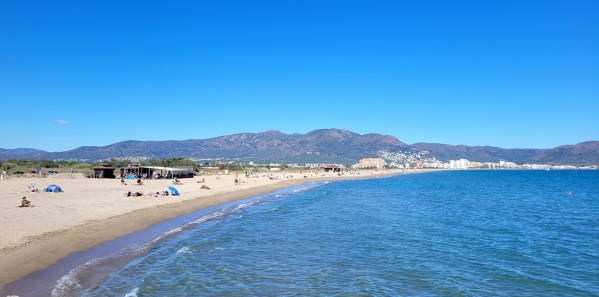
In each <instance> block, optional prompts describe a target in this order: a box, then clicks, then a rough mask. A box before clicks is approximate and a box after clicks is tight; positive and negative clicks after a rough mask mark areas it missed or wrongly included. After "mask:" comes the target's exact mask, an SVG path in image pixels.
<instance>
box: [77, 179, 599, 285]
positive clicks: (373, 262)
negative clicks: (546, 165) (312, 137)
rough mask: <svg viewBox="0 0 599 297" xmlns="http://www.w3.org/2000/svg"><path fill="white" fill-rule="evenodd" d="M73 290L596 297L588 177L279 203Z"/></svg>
mask: <svg viewBox="0 0 599 297" xmlns="http://www.w3.org/2000/svg"><path fill="white" fill-rule="evenodd" d="M568 192H572V194H571V195H569V194H568ZM84 295H85V296H200V295H211V296H212V295H220V296H241V295H260V296H281V295H284V296H291V295H309V296H316V295H341V296H398V295H404V296H598V295H599V171H448V172H434V173H426V174H413V175H402V176H396V177H392V178H384V179H373V180H356V181H342V182H334V183H330V184H326V185H323V186H319V187H316V188H314V189H311V190H308V191H303V192H298V193H291V194H286V195H277V196H274V197H272V198H270V199H265V200H262V201H260V202H259V203H256V204H254V205H251V206H249V207H245V208H241V207H240V208H239V209H238V210H234V211H231V212H229V213H228V214H227V215H222V216H216V217H213V218H212V219H211V220H206V221H205V222H203V223H201V224H197V225H194V226H193V227H191V228H189V229H187V230H185V231H182V232H180V233H178V234H177V235H175V236H172V237H170V238H168V239H167V240H164V241H161V242H159V243H158V244H157V245H155V246H153V247H152V248H151V249H150V250H149V251H148V252H147V253H146V254H144V255H143V256H140V257H138V258H136V259H134V260H133V261H131V262H129V263H127V264H126V265H124V266H123V267H121V268H120V269H118V270H117V271H116V272H113V273H111V274H109V275H108V277H107V278H106V279H104V280H103V281H102V282H100V283H99V284H97V285H95V286H94V287H93V288H91V289H88V290H87V291H86V292H85V294H84Z"/></svg>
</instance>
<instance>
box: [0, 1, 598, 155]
mask: <svg viewBox="0 0 599 297" xmlns="http://www.w3.org/2000/svg"><path fill="white" fill-rule="evenodd" d="M90 2H91V1H72V2H64V1H58V2H53V1H40V2H36V1H29V2H26V3H25V1H3V2H1V3H0V37H1V41H0V104H1V107H2V109H1V110H2V114H1V121H0V122H1V123H2V124H1V128H0V130H1V131H2V138H1V139H0V147H2V148H15V147H35V148H41V149H46V150H51V151H56V150H66V149H72V148H75V147H78V146H82V145H107V144H110V143H113V142H117V141H122V140H128V139H137V140H167V139H192V138H207V137H214V136H220V135H224V134H230V133H238V132H258V131H265V130H269V129H277V130H281V131H283V132H286V133H296V132H298V133H304V132H308V131H311V130H313V129H319V128H332V127H335V128H343V129H347V130H351V131H355V132H358V133H369V132H378V133H383V134H390V135H393V136H396V137H397V138H398V139H399V140H401V141H404V142H407V143H414V142H421V141H424V142H441V143H449V144H468V145H494V146H501V147H508V148H513V147H538V148H547V147H553V146H556V145H561V144H571V143H577V142H581V141H585V140H591V139H595V140H597V139H599V38H597V36H599V18H598V17H597V11H599V2H597V1H496V2H493V3H492V2H491V1H473V2H456V1H443V2H435V1H429V2H423V1H411V2H410V3H408V2H406V3H401V2H400V1H389V2H385V1H363V2H351V1H338V2H329V1H326V3H325V1H272V2H266V1H190V2H188V3H184V2H180V3H177V4H173V3H169V2H168V1H164V2H162V3H160V2H152V1H140V2H128V1H127V3H121V1H97V3H90ZM123 2H124V1H123ZM481 2H482V3H481Z"/></svg>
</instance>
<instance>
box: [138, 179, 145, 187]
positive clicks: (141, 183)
mask: <svg viewBox="0 0 599 297" xmlns="http://www.w3.org/2000/svg"><path fill="white" fill-rule="evenodd" d="M137 184H138V185H140V186H141V185H143V184H144V182H143V181H142V180H141V178H138V179H137Z"/></svg>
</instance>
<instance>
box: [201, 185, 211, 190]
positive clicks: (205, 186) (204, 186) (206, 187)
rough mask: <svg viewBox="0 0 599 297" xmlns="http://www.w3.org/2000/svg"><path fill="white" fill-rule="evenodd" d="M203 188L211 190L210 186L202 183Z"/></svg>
mask: <svg viewBox="0 0 599 297" xmlns="http://www.w3.org/2000/svg"><path fill="white" fill-rule="evenodd" d="M201 189H205V190H210V187H209V186H207V185H202V187H201Z"/></svg>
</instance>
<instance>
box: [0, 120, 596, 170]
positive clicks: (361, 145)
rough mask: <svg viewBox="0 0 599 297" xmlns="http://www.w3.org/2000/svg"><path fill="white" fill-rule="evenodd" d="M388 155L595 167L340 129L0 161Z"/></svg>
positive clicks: (589, 159)
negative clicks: (423, 153)
mask: <svg viewBox="0 0 599 297" xmlns="http://www.w3.org/2000/svg"><path fill="white" fill-rule="evenodd" d="M381 151H387V152H407V153H417V152H423V151H426V152H428V155H429V156H432V157H435V158H437V159H438V160H441V161H447V160H450V159H460V158H466V159H469V160H472V161H481V162H498V161H500V160H505V161H512V162H516V163H542V164H555V165H562V164H570V165H595V164H599V141H587V142H582V143H578V144H575V145H564V146H558V147H555V148H552V149H504V148H499V147H492V146H466V145H448V144H440V143H414V144H406V143H403V142H401V141H399V140H398V139H397V138H395V137H393V136H390V135H381V134H377V133H370V134H363V135H361V134H357V133H354V132H351V131H347V130H342V129H320V130H314V131H311V132H309V133H306V134H299V133H294V134H285V133H282V132H280V131H276V130H269V131H266V132H260V133H239V134H232V135H226V136H220V137H215V138H208V139H190V140H166V141H135V140H128V141H123V142H117V143H114V144H110V145H107V146H82V147H79V148H76V149H73V150H68V151H63V152H46V151H42V150H37V149H28V148H20V149H0V160H6V159H10V158H24V159H63V160H82V161H98V160H105V159H109V158H169V157H184V158H192V159H198V160H201V159H206V160H208V159H212V160H214V159H220V160H245V161H254V162H295V163H305V162H337V163H350V162H356V161H357V160H359V159H361V158H365V157H377V156H379V155H380V153H381Z"/></svg>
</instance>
